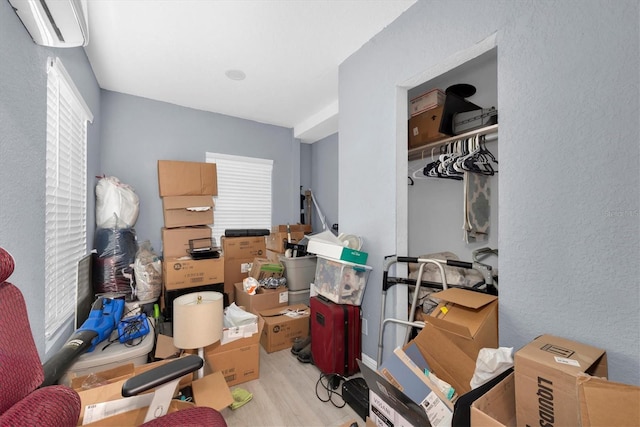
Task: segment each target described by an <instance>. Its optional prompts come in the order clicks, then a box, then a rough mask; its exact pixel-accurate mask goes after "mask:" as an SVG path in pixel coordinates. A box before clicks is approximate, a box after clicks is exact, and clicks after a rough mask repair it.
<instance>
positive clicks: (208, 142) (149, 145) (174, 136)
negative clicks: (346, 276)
mask: <svg viewBox="0 0 640 427" xmlns="http://www.w3.org/2000/svg"><path fill="white" fill-rule="evenodd" d="M101 109H102V120H103V123H106V124H108V125H105V126H103V128H102V134H101V139H102V144H101V157H102V162H101V166H102V170H101V171H100V172H101V174H105V175H113V176H116V177H118V178H119V179H120V180H121V181H122V182H124V183H127V184H129V185H131V186H133V188H134V189H135V190H136V193H137V194H138V196H139V198H140V215H139V217H138V221H137V223H136V225H135V229H136V234H137V236H138V241H143V240H150V241H151V244H152V245H153V247H154V249H156V251H158V252H160V251H161V249H162V245H161V237H160V229H161V228H162V226H163V222H164V221H163V218H162V200H161V199H160V196H159V195H158V171H157V161H158V160H184V161H194V162H204V161H205V153H206V152H207V151H210V152H217V153H224V154H233V155H239V156H249V157H259V158H265V159H273V160H274V163H273V182H272V183H273V200H272V203H273V217H272V221H273V224H286V223H288V222H290V223H295V222H298V219H299V214H298V212H299V203H300V201H299V197H298V194H299V185H300V168H299V166H298V165H299V162H300V142H299V140H297V139H295V138H294V137H293V131H292V129H288V128H283V127H279V126H271V125H265V124H262V123H258V122H252V121H248V120H243V119H239V118H235V117H230V116H225V115H222V114H215V113H208V112H204V111H199V110H194V109H190V108H185V107H180V106H177V105H173V104H168V103H163V102H157V101H152V100H149V99H145V98H140V97H136V96H131V95H124V94H121V93H117V92H110V91H105V90H103V91H101ZM247 209H251V201H250V200H248V201H247ZM214 221H215V218H214Z"/></svg>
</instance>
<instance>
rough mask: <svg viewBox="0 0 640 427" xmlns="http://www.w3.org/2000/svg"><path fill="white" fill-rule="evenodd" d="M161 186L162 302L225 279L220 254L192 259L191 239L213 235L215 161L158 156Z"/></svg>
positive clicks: (169, 302) (219, 282) (170, 300)
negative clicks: (177, 293)
mask: <svg viewBox="0 0 640 427" xmlns="http://www.w3.org/2000/svg"><path fill="white" fill-rule="evenodd" d="M158 190H159V194H160V197H161V198H162V212H163V217H164V227H163V228H162V251H163V257H164V262H163V284H164V286H163V302H164V305H165V308H166V306H167V305H170V304H172V301H173V298H172V294H173V293H175V291H177V290H184V289H189V288H195V287H202V286H206V285H214V284H222V283H224V261H223V260H222V259H220V258H217V259H216V258H213V259H198V260H195V259H192V258H191V257H190V256H189V252H188V249H189V241H190V240H194V239H208V238H211V228H210V226H211V225H212V224H213V207H214V204H213V196H215V195H217V194H218V185H217V175H216V165H215V164H214V163H200V162H183V161H173V160H158Z"/></svg>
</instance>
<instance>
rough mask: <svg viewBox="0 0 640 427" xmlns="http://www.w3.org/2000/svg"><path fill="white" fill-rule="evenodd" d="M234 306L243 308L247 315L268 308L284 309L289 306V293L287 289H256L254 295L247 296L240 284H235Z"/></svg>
mask: <svg viewBox="0 0 640 427" xmlns="http://www.w3.org/2000/svg"><path fill="white" fill-rule="evenodd" d="M234 287H235V294H236V301H235V302H236V305H239V306H242V307H244V309H245V310H246V311H248V312H249V313H255V314H258V313H260V312H261V311H263V310H268V309H270V308H278V307H286V306H287V305H288V304H289V291H288V288H287V287H284V286H282V287H278V288H276V289H265V288H263V287H260V288H258V290H257V291H256V294H255V295H249V294H248V293H246V292H245V291H244V289H243V287H242V282H240V283H236V284H235V285H234Z"/></svg>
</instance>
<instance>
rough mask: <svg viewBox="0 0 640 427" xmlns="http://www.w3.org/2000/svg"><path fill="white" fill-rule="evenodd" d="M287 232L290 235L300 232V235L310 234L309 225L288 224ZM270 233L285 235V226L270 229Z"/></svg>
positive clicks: (280, 225) (275, 226)
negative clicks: (290, 233) (288, 231)
mask: <svg viewBox="0 0 640 427" xmlns="http://www.w3.org/2000/svg"><path fill="white" fill-rule="evenodd" d="M288 227H289V230H290V231H291V232H292V233H296V232H302V233H311V224H289V225H288ZM271 232H272V233H286V232H287V224H279V225H274V226H272V227H271Z"/></svg>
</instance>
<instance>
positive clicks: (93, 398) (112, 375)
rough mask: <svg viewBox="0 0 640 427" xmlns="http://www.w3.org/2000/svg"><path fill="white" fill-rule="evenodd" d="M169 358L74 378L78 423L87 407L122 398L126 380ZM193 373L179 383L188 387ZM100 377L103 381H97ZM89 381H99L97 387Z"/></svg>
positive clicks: (80, 421)
mask: <svg viewBox="0 0 640 427" xmlns="http://www.w3.org/2000/svg"><path fill="white" fill-rule="evenodd" d="M168 362H170V361H169V360H161V361H158V362H153V363H147V364H146V365H140V366H133V364H129V365H124V366H120V367H118V368H114V369H109V370H106V371H102V372H97V373H94V374H90V375H87V376H83V377H78V378H74V379H73V380H72V384H73V386H75V387H79V388H76V391H77V392H78V395H79V396H80V403H81V408H80V418H79V419H78V423H79V424H78V425H81V424H82V422H83V418H84V412H85V408H86V407H87V406H88V405H92V404H95V403H100V402H108V401H112V400H119V399H122V385H123V384H124V383H125V381H126V380H127V379H129V378H131V377H133V376H135V375H138V374H141V373H143V372H147V371H148V370H150V369H153V368H156V367H158V366H161V365H163V364H165V363H168ZM90 376H91V378H90ZM192 378H193V375H192V374H189V375H185V376H184V377H183V378H182V379H181V380H180V383H179V387H186V386H188V385H190V384H191V383H192ZM98 379H102V381H100V382H97V380H98ZM89 382H94V384H96V383H97V386H96V387H91V388H85V387H86V386H87V384H88V383H89Z"/></svg>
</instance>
